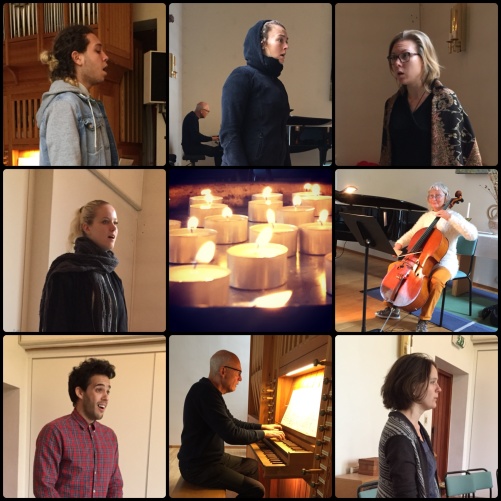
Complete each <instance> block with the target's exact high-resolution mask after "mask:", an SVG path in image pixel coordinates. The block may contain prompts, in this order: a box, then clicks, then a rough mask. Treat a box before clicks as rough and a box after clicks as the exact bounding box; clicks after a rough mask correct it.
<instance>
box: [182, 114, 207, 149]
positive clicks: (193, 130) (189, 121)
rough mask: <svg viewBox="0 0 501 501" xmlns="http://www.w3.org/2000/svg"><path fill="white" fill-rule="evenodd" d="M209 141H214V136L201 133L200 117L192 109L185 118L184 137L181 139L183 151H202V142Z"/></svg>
mask: <svg viewBox="0 0 501 501" xmlns="http://www.w3.org/2000/svg"><path fill="white" fill-rule="evenodd" d="M207 141H212V137H211V136H204V135H203V134H201V133H200V126H199V118H198V117H197V115H196V114H195V112H194V111H190V112H189V113H188V114H187V115H186V116H185V117H184V120H183V139H182V140H181V145H182V146H183V151H184V152H185V153H186V154H187V155H189V154H192V155H195V154H198V153H201V149H200V146H201V145H200V143H206V142H207Z"/></svg>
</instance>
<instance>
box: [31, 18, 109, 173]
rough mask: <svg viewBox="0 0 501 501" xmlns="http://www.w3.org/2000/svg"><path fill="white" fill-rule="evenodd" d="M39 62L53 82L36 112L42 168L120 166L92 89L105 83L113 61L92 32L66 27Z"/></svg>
mask: <svg viewBox="0 0 501 501" xmlns="http://www.w3.org/2000/svg"><path fill="white" fill-rule="evenodd" d="M40 61H41V62H42V63H43V64H47V65H48V66H49V79H50V81H51V82H52V85H51V86H50V89H49V91H48V92H45V93H44V94H43V96H42V103H41V106H40V109H39V110H38V112H37V123H38V127H39V128H40V165H64V166H68V165H71V166H73V165H78V166H80V165H85V166H104V165H110V166H117V165H118V151H117V146H116V144H115V139H114V137H113V132H112V131H111V127H110V124H109V122H108V117H107V116H106V112H105V110H104V106H103V103H102V102H101V101H97V100H95V99H93V98H92V96H91V95H90V93H89V89H90V88H91V87H93V86H94V85H98V84H100V83H102V82H104V80H105V78H106V68H107V67H108V61H109V58H108V56H107V54H106V53H105V51H104V49H103V44H102V43H101V41H100V40H99V38H98V37H97V36H96V35H95V34H94V32H93V31H92V29H91V28H89V27H88V26H84V25H73V26H68V27H67V28H65V29H64V30H62V31H61V32H60V33H59V34H58V35H57V36H56V38H55V40H54V48H53V50H52V52H49V51H44V52H42V54H41V55H40Z"/></svg>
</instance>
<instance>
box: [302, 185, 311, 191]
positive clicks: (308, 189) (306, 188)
mask: <svg viewBox="0 0 501 501" xmlns="http://www.w3.org/2000/svg"><path fill="white" fill-rule="evenodd" d="M303 188H304V190H305V191H310V190H311V184H310V183H306V184H305V185H304V186H303Z"/></svg>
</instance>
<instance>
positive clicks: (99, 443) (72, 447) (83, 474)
mask: <svg viewBox="0 0 501 501" xmlns="http://www.w3.org/2000/svg"><path fill="white" fill-rule="evenodd" d="M122 487H123V481H122V475H121V473H120V468H119V467H118V442H117V436H116V435H115V432H114V431H113V430H112V429H111V428H108V427H107V426H104V425H102V424H100V423H98V422H97V421H96V422H94V423H93V424H91V425H88V424H87V422H86V421H85V419H84V418H83V417H82V416H81V415H80V414H79V413H78V412H77V410H76V409H75V410H74V411H73V412H72V413H71V414H70V415H69V416H64V417H61V418H59V419H56V420H54V421H52V422H50V423H49V424H46V425H45V426H44V427H43V428H42V431H41V432H40V433H39V435H38V438H37V448H36V451H35V463H34V467H33V493H34V494H35V497H37V498H121V497H123V492H122Z"/></svg>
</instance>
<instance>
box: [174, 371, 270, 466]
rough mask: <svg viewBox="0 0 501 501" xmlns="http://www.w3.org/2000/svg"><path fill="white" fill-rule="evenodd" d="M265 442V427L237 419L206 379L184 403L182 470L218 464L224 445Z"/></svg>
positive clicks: (198, 384)
mask: <svg viewBox="0 0 501 501" xmlns="http://www.w3.org/2000/svg"><path fill="white" fill-rule="evenodd" d="M263 438H264V431H261V425H260V424H255V423H246V422H244V421H240V420H238V419H236V418H234V417H233V416H232V415H231V413H230V411H229V410H228V407H226V404H225V402H224V399H223V395H222V393H221V392H220V391H219V390H217V389H216V387H215V386H214V385H213V384H212V383H211V382H210V381H209V379H207V378H205V377H203V378H202V379H200V381H199V382H198V383H195V384H194V385H193V386H192V387H191V388H190V391H189V392H188V395H186V400H185V402H184V412H183V432H182V434H181V449H180V450H179V454H178V455H177V457H178V459H179V468H180V469H183V468H190V467H192V468H193V467H195V468H196V467H200V466H203V465H204V464H207V463H214V462H218V461H219V460H220V459H221V458H222V456H223V453H224V442H226V443H228V444H241V445H247V444H252V443H253V442H257V441H258V440H261V439H263Z"/></svg>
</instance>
